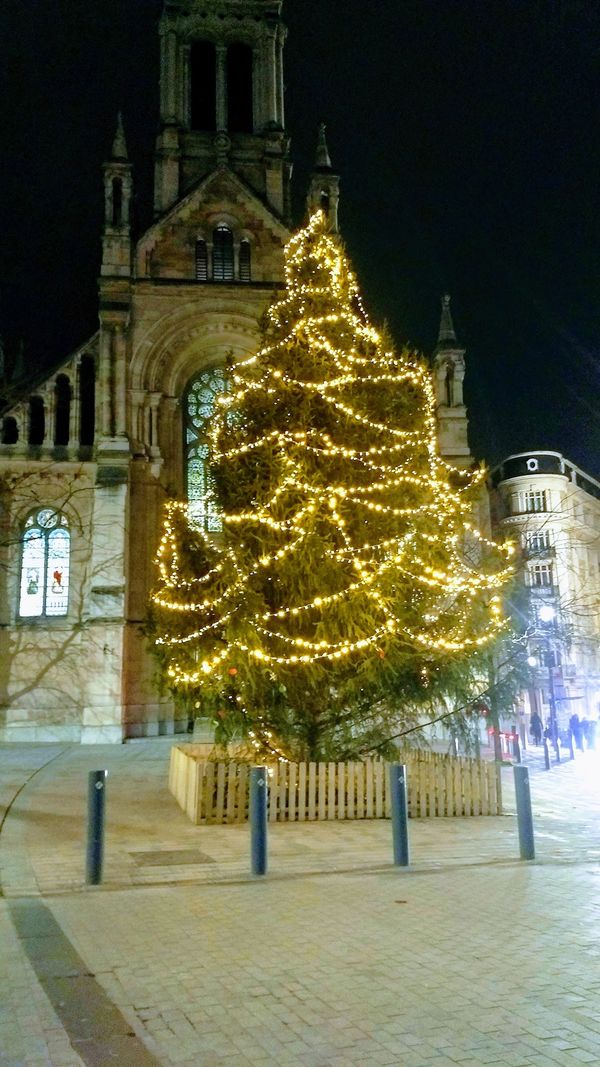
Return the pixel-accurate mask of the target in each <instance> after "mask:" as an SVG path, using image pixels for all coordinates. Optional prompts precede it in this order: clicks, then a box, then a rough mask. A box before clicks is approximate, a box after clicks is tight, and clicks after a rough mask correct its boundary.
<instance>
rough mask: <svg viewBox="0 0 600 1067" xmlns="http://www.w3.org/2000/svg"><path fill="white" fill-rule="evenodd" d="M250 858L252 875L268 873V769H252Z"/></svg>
mask: <svg viewBox="0 0 600 1067" xmlns="http://www.w3.org/2000/svg"><path fill="white" fill-rule="evenodd" d="M250 858H251V868H252V874H266V873H267V768H266V767H251V768H250Z"/></svg>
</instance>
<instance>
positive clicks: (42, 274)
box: [0, 0, 600, 475]
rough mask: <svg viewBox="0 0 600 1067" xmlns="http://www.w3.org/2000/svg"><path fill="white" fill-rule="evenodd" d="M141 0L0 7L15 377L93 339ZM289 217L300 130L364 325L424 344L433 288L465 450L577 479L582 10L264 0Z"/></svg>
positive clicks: (587, 462) (592, 261)
mask: <svg viewBox="0 0 600 1067" xmlns="http://www.w3.org/2000/svg"><path fill="white" fill-rule="evenodd" d="M160 8H161V3H160V0H76V2H73V0H62V2H61V0H3V4H2V8H1V9H0V71H1V74H0V78H1V79H2V82H1V84H2V97H3V99H2V127H1V129H2V149H3V156H4V160H5V165H3V167H2V177H1V178H0V183H1V188H0V241H1V246H2V253H1V256H0V316H1V322H0V332H2V333H3V335H4V336H5V347H6V349H7V353H8V360H9V362H10V361H11V359H12V358H13V355H14V350H15V345H16V343H17V340H18V338H20V337H22V338H23V339H24V341H25V354H26V359H27V364H28V367H29V368H31V373H32V375H35V374H36V373H37V372H38V371H39V369H40V368H42V367H46V366H48V367H50V366H52V365H53V364H56V363H57V362H58V361H60V360H61V359H62V358H64V357H66V356H67V355H69V353H70V352H71V351H72V350H73V349H74V348H75V347H76V346H77V345H78V344H79V343H81V342H82V341H83V340H84V339H85V338H86V337H87V336H89V335H90V334H91V333H93V332H94V331H95V329H96V325H97V316H96V276H97V273H98V268H99V255H100V230H101V221H102V183H101V169H100V168H101V164H102V160H103V159H104V158H105V157H106V156H107V155H108V154H109V150H110V146H111V143H112V137H113V133H114V127H115V121H116V112H117V111H118V109H119V108H121V109H122V110H123V112H124V121H125V128H126V133H127V138H128V143H129V147H130V156H131V158H132V160H133V162H134V164H135V180H136V189H137V208H136V210H137V215H138V219H139V224H140V226H142V227H143V226H145V225H147V224H148V223H149V222H150V219H151V214H150V212H151V182H152V152H153V142H154V136H155V132H156V125H157V115H158V35H157V33H156V20H157V17H158V15H159V12H160ZM284 14H285V20H286V22H287V25H288V27H289V37H288V42H287V45H286V53H285V56H286V86H287V89H286V92H287V97H286V107H287V126H288V130H289V132H290V133H291V135H292V151H293V157H294V161H295V197H296V220H297V221H300V220H301V215H302V209H303V198H304V191H305V187H306V178H307V172H308V169H309V167H310V163H311V160H312V153H313V146H314V143H315V131H316V126H317V124H318V122H319V121H321V120H323V121H325V122H326V123H327V126H328V138H329V147H330V151H331V155H332V159H333V162H334V165H335V167H336V169H338V170H339V172H340V174H341V179H342V200H341V211H340V221H341V227H342V233H343V236H344V238H345V241H346V244H347V247H348V250H349V252H350V255H351V257H352V260H353V262H354V266H355V268H356V270H357V272H358V276H359V281H360V284H361V288H362V291H363V293H364V295H365V298H366V303H367V306H368V308H369V310H370V313H371V317H372V318H373V319H374V320H375V321H381V320H382V319H384V318H385V319H387V320H388V321H389V324H390V326H391V329H392V332H393V334H394V337H395V338H396V340H397V342H398V343H402V342H404V341H409V342H410V343H411V344H412V345H413V346H416V347H418V348H420V349H421V350H423V351H425V352H431V349H432V348H433V346H434V344H435V339H436V334H437V327H438V323H439V299H440V296H441V294H442V293H443V292H444V291H446V290H447V291H448V292H450V293H451V295H452V307H453V312H454V318H455V325H456V327H457V332H458V334H459V337H460V339H461V340H462V341H463V342H464V344H465V345H466V347H467V386H466V397H467V403H468V406H469V412H470V426H471V445H472V448H473V450H474V452H475V454H476V455H477V456H478V457H481V458H484V459H486V460H487V462H488V463H490V464H493V463H494V462H497V461H498V460H500V459H501V458H502V457H503V456H505V455H507V454H509V453H510V452H516V451H520V450H524V449H529V448H538V449H544V448H549V449H556V450H558V451H560V452H563V453H564V454H565V455H567V456H569V457H570V458H571V459H573V460H574V461H575V462H576V463H579V464H580V465H581V466H583V467H584V469H586V470H588V471H590V472H591V473H595V474H596V475H600V411H599V403H598V395H599V384H600V3H598V2H597V0H376V2H371V3H365V2H363V0H361V2H359V0H287V3H286V4H285V5H284Z"/></svg>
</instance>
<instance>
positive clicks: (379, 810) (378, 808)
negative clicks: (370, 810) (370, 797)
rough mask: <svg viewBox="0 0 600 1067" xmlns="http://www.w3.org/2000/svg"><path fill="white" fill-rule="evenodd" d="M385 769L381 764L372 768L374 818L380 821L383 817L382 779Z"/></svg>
mask: <svg viewBox="0 0 600 1067" xmlns="http://www.w3.org/2000/svg"><path fill="white" fill-rule="evenodd" d="M384 771H385V767H384V765H383V763H376V764H375V765H374V767H373V774H374V777H375V818H376V819H382V818H383V816H384V807H383V778H384Z"/></svg>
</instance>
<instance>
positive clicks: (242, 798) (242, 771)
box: [236, 763, 250, 822]
mask: <svg viewBox="0 0 600 1067" xmlns="http://www.w3.org/2000/svg"><path fill="white" fill-rule="evenodd" d="M249 787H250V777H249V774H248V764H247V763H240V766H239V775H238V788H237V811H236V822H246V819H247V818H248V802H249Z"/></svg>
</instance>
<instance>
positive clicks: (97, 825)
mask: <svg viewBox="0 0 600 1067" xmlns="http://www.w3.org/2000/svg"><path fill="white" fill-rule="evenodd" d="M107 777H108V771H90V773H89V774H88V826H87V852H86V867H85V880H86V883H87V885H100V882H101V881H102V865H103V863H104V813H105V808H106V779H107Z"/></svg>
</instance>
